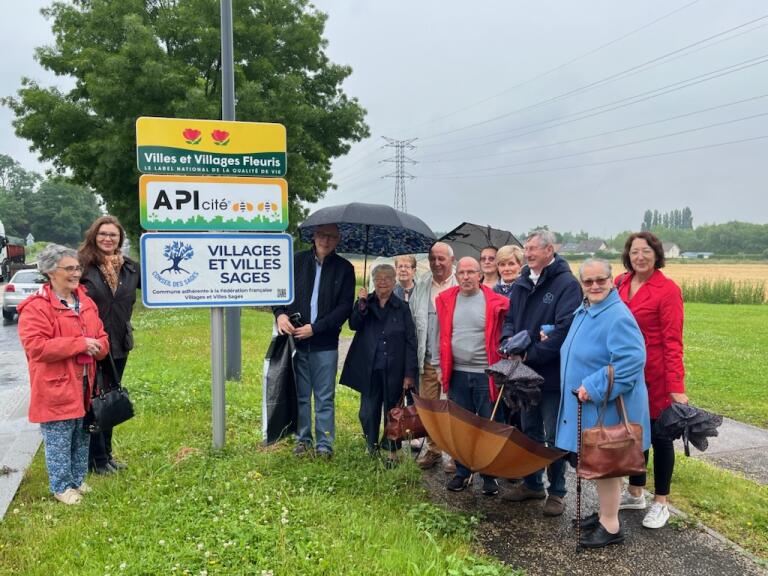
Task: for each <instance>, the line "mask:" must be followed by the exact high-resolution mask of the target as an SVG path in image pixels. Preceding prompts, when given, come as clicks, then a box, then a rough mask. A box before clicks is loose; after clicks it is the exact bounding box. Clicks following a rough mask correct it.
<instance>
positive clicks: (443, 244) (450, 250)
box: [429, 241, 453, 258]
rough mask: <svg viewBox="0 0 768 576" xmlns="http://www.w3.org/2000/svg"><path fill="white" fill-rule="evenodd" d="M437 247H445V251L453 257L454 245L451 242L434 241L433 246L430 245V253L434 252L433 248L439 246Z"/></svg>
mask: <svg viewBox="0 0 768 576" xmlns="http://www.w3.org/2000/svg"><path fill="white" fill-rule="evenodd" d="M437 247H439V248H445V251H446V252H447V253H448V257H449V258H453V247H452V246H451V245H450V244H448V243H447V242H439V241H438V242H435V243H434V244H432V246H431V247H430V249H429V253H430V254H432V250H434V249H435V248H437Z"/></svg>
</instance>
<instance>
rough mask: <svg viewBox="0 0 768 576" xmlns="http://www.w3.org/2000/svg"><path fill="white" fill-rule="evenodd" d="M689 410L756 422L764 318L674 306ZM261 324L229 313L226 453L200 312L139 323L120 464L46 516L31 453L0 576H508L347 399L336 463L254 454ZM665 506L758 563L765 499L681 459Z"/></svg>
mask: <svg viewBox="0 0 768 576" xmlns="http://www.w3.org/2000/svg"><path fill="white" fill-rule="evenodd" d="M686 313H687V316H686V334H685V344H686V367H687V384H688V389H689V395H690V396H691V398H692V401H693V402H694V403H696V404H697V405H699V406H702V407H705V408H709V409H712V410H715V411H717V412H720V413H723V414H725V415H727V416H730V417H733V418H736V419H738V420H742V421H746V422H752V423H754V424H758V425H761V426H768V405H767V404H766V400H765V398H764V396H763V394H762V390H763V385H762V382H761V381H760V380H759V378H760V376H759V368H761V367H762V366H763V364H764V362H761V360H762V358H761V357H760V356H759V351H763V350H766V349H768V331H766V330H765V329H764V326H765V325H766V324H768V306H727V305H720V306H718V305H709V304H689V305H687V306H686ZM270 322H271V316H270V315H269V314H267V313H264V312H256V311H252V310H246V311H245V312H244V316H243V323H242V326H243V358H244V366H243V380H242V382H239V383H235V382H230V383H228V384H227V447H226V449H225V450H223V451H222V452H220V453H216V452H213V451H212V450H211V449H210V444H211V430H210V361H209V359H208V358H209V347H210V344H209V333H210V331H209V313H208V311H207V310H152V311H147V310H141V309H139V310H138V311H137V315H136V321H135V326H136V336H137V349H136V350H135V352H134V353H133V355H132V357H131V359H130V361H129V363H128V370H127V372H126V379H125V380H126V384H127V385H128V386H129V389H130V391H131V395H132V398H133V399H134V401H135V404H136V406H137V409H138V415H137V417H136V418H134V419H133V420H131V421H130V422H128V423H126V424H125V425H123V426H121V427H120V428H119V429H118V430H117V431H116V434H115V442H116V454H117V455H118V456H119V457H121V458H124V459H125V460H126V461H128V462H129V464H130V468H129V469H128V470H127V471H126V472H124V473H122V474H120V475H119V476H116V477H112V478H107V479H103V478H92V479H91V480H89V482H91V483H92V484H93V486H94V488H95V491H94V493H93V494H91V495H88V496H87V497H86V499H85V503H84V504H83V505H81V506H79V507H65V506H62V505H60V504H58V503H55V502H54V501H53V500H52V499H51V497H50V495H49V494H48V491H47V480H46V474H45V468H44V463H43V459H42V452H41V453H40V454H38V456H37V457H36V458H35V461H34V463H33V465H32V467H31V469H30V470H29V472H28V474H27V477H26V479H25V481H24V482H23V483H22V486H21V489H20V492H19V494H18V495H17V497H16V499H15V501H14V502H13V504H12V506H11V510H9V512H8V514H7V515H6V518H5V519H4V520H3V521H2V523H0V573H2V574H6V573H8V574H32V575H34V574H40V575H48V574H57V575H59V574H62V575H68V574H72V575H88V574H100V575H103V574H110V575H112V576H114V575H117V574H159V573H163V574H195V575H199V574H211V575H212V574H227V575H229V574H256V575H257V576H259V575H261V574H275V575H277V574H279V575H283V574H287V575H293V574H334V575H335V574H366V575H375V574H381V575H389V574H406V575H409V574H413V575H416V574H427V575H429V574H434V575H442V574H456V575H458V574H461V575H469V576H471V575H473V574H474V575H482V574H488V575H494V574H514V573H516V572H514V571H513V570H512V569H510V568H507V567H504V566H502V565H501V564H499V563H498V562H496V561H495V560H493V559H489V558H486V557H482V556H477V555H476V553H475V552H474V551H473V545H472V534H473V531H474V527H475V525H476V524H477V522H478V519H477V518H473V517H468V516H461V515H457V514H453V513H448V512H446V511H444V510H442V509H441V508H438V507H436V506H433V505H431V504H429V503H428V501H427V498H426V495H425V493H424V491H423V489H422V488H421V481H420V475H421V473H420V471H419V470H418V469H417V468H416V467H415V466H414V465H413V464H412V463H411V462H408V463H406V464H405V465H403V466H401V467H399V468H398V469H396V470H394V471H387V470H385V469H384V468H383V466H381V464H380V463H378V462H375V461H371V460H370V459H368V458H367V457H365V456H364V454H363V449H364V442H363V440H362V438H361V436H360V433H359V424H358V422H357V395H356V394H355V393H353V392H351V391H349V390H348V389H346V388H345V387H339V388H338V395H337V425H338V430H337V446H336V449H337V452H336V456H335V458H334V460H333V461H331V462H330V463H328V462H322V461H317V460H297V459H295V458H294V457H293V456H292V455H291V454H290V450H291V448H292V446H291V445H290V444H289V443H281V444H280V445H278V446H276V447H272V448H268V449H265V448H263V447H262V445H261V421H260V413H261V370H262V362H263V356H264V351H265V349H266V346H267V344H268V340H269V334H270ZM672 490H673V493H672V501H673V503H674V504H675V505H677V506H678V507H680V508H682V509H683V510H686V511H687V512H689V513H691V514H693V515H694V516H695V517H696V518H699V519H701V520H702V521H704V522H705V523H707V524H708V525H711V526H713V527H714V528H716V529H717V530H719V531H721V532H723V533H724V534H726V535H727V536H728V537H730V538H732V539H733V540H734V541H736V542H739V543H740V544H741V545H743V546H745V547H746V548H748V549H749V550H751V551H752V552H754V553H756V554H758V555H760V556H761V557H763V558H768V517H767V516H766V514H768V513H767V512H766V510H768V488H766V487H765V486H758V485H757V484H755V483H754V482H751V481H748V480H746V479H743V478H740V477H738V476H736V475H734V474H731V473H729V472H724V471H721V470H718V469H715V468H713V467H712V466H710V465H708V464H706V463H702V462H699V461H695V460H693V459H685V458H683V457H682V456H681V457H679V459H678V466H677V468H676V470H675V479H674V482H673V487H672Z"/></svg>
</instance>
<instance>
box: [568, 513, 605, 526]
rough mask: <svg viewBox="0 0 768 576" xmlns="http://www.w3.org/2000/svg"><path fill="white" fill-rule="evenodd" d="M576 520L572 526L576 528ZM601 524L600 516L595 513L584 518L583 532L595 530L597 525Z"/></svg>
mask: <svg viewBox="0 0 768 576" xmlns="http://www.w3.org/2000/svg"><path fill="white" fill-rule="evenodd" d="M576 522H577V520H576V518H574V519H573V520H571V524H573V525H574V526H576ZM599 523H600V516H599V515H598V513H597V512H593V513H592V514H590V515H589V516H584V518H582V519H581V529H582V530H592V529H593V528H596V527H597V525H598V524H599Z"/></svg>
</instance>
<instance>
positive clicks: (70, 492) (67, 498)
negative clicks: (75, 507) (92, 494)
mask: <svg viewBox="0 0 768 576" xmlns="http://www.w3.org/2000/svg"><path fill="white" fill-rule="evenodd" d="M53 497H54V498H56V500H58V501H59V502H63V503H64V504H70V505H71V504H80V501H81V500H82V499H83V497H82V496H81V495H80V492H78V491H77V490H75V489H74V488H67V489H66V490H64V492H62V493H61V494H54V495H53Z"/></svg>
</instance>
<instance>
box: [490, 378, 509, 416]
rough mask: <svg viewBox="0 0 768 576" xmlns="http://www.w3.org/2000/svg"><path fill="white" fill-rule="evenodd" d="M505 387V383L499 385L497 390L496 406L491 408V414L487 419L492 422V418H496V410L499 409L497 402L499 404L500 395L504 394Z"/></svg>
mask: <svg viewBox="0 0 768 576" xmlns="http://www.w3.org/2000/svg"><path fill="white" fill-rule="evenodd" d="M506 385H507V383H506V382H505V383H504V384H502V385H501V388H499V397H498V398H496V405H495V406H494V407H493V412H492V413H491V417H490V418H489V420H493V419H494V418H496V410H498V408H499V402H501V395H502V394H503V393H504V386H506Z"/></svg>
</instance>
